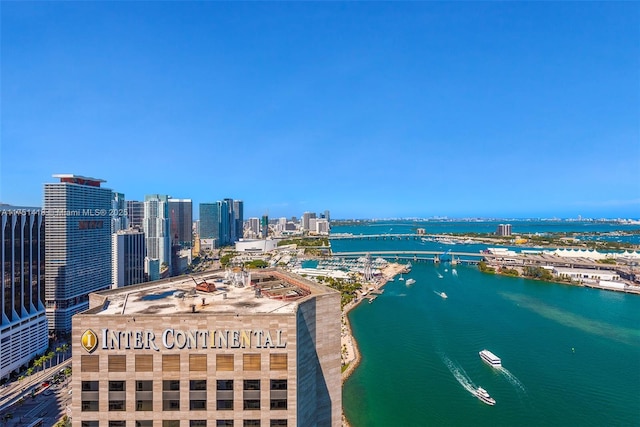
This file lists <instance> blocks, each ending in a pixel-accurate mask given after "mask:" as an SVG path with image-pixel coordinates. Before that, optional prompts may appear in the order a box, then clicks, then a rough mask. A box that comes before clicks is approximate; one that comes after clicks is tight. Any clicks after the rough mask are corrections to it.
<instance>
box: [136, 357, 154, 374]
mask: <svg viewBox="0 0 640 427" xmlns="http://www.w3.org/2000/svg"><path fill="white" fill-rule="evenodd" d="M136 372H153V355H152V354H136Z"/></svg>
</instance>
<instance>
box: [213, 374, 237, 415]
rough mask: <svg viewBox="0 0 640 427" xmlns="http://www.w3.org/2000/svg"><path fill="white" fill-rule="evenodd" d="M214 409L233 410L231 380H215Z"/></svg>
mask: <svg viewBox="0 0 640 427" xmlns="http://www.w3.org/2000/svg"><path fill="white" fill-rule="evenodd" d="M216 409H217V410H218V411H232V410H233V380H216Z"/></svg>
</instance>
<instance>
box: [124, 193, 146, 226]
mask: <svg viewBox="0 0 640 427" xmlns="http://www.w3.org/2000/svg"><path fill="white" fill-rule="evenodd" d="M127 219H128V220H129V221H128V225H129V227H139V228H143V225H142V224H143V221H144V202H139V201H136V200H127Z"/></svg>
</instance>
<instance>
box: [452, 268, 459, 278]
mask: <svg viewBox="0 0 640 427" xmlns="http://www.w3.org/2000/svg"><path fill="white" fill-rule="evenodd" d="M451 274H453V275H454V276H456V277H458V271H457V270H456V269H455V268H454V269H452V270H451Z"/></svg>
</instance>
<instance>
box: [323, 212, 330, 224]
mask: <svg viewBox="0 0 640 427" xmlns="http://www.w3.org/2000/svg"><path fill="white" fill-rule="evenodd" d="M322 216H323V217H324V219H326V220H327V221H329V222H331V215H330V213H329V210H328V209H327V210H326V211H324V214H323V215H322Z"/></svg>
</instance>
